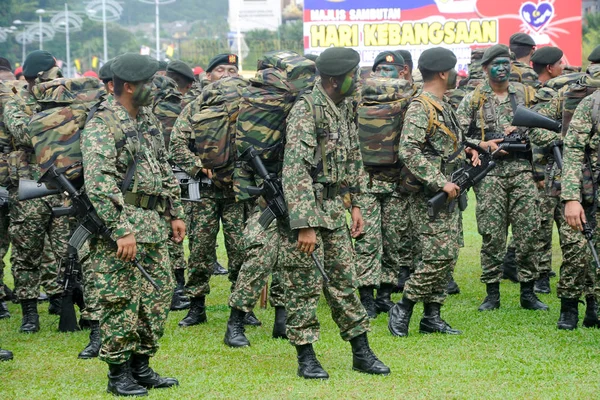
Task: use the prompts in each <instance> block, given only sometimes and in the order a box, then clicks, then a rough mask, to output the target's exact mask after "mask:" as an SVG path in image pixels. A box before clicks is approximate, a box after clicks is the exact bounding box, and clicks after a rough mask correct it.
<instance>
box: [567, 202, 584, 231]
mask: <svg viewBox="0 0 600 400" xmlns="http://www.w3.org/2000/svg"><path fill="white" fill-rule="evenodd" d="M565 219H566V220H567V224H569V226H570V227H571V228H573V229H575V230H576V231H580V232H581V231H583V224H585V223H586V222H587V220H586V218H585V212H584V211H583V207H582V206H581V203H580V202H578V201H576V200H571V201H567V202H566V203H565Z"/></svg>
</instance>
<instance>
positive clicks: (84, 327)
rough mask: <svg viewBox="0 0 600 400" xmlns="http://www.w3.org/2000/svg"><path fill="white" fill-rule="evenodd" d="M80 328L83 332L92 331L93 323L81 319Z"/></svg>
mask: <svg viewBox="0 0 600 400" xmlns="http://www.w3.org/2000/svg"><path fill="white" fill-rule="evenodd" d="M79 328H80V329H81V330H82V331H85V330H90V329H92V321H91V320H89V319H85V318H83V317H79Z"/></svg>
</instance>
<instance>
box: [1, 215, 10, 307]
mask: <svg viewBox="0 0 600 400" xmlns="http://www.w3.org/2000/svg"><path fill="white" fill-rule="evenodd" d="M9 224H10V218H9V215H8V207H2V208H0V301H2V299H4V298H5V297H6V295H7V293H6V291H5V290H4V261H2V260H3V259H4V256H5V255H6V253H8V248H9V246H10V239H9V236H8V227H9Z"/></svg>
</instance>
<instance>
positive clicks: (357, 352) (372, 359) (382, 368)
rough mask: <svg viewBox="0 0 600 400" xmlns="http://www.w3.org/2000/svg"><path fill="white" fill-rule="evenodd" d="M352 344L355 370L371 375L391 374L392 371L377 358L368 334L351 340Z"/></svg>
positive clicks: (353, 367)
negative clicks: (370, 344) (370, 345)
mask: <svg viewBox="0 0 600 400" xmlns="http://www.w3.org/2000/svg"><path fill="white" fill-rule="evenodd" d="M350 344H351V345H352V369H353V370H355V371H358V372H364V373H365V374H371V375H388V374H389V373H390V369H389V368H388V367H387V366H386V365H385V364H384V363H382V362H381V361H380V360H379V359H378V358H377V356H376V355H375V353H373V350H371V347H369V340H368V339H367V334H366V332H365V333H362V334H360V335H358V336H357V337H355V338H352V339H350Z"/></svg>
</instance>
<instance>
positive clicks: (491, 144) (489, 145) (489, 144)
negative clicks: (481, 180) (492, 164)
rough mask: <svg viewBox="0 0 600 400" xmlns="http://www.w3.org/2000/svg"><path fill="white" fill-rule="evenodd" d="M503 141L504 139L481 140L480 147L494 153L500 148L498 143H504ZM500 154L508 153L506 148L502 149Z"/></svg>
mask: <svg viewBox="0 0 600 400" xmlns="http://www.w3.org/2000/svg"><path fill="white" fill-rule="evenodd" d="M503 141H504V139H492V140H487V141H481V142H479V147H482V148H484V149H487V150H489V151H490V152H491V153H493V152H495V151H496V150H498V145H499V144H500V143H502V142H503ZM500 154H502V155H505V154H508V153H507V152H506V151H504V150H500Z"/></svg>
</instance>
